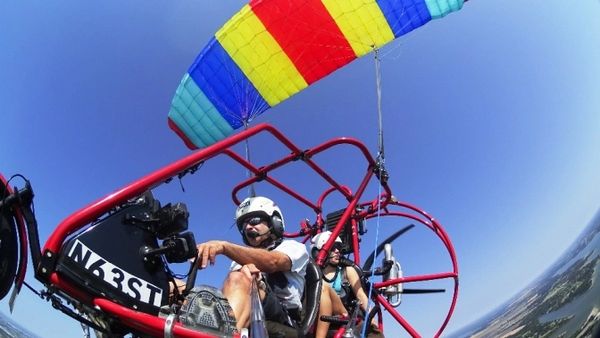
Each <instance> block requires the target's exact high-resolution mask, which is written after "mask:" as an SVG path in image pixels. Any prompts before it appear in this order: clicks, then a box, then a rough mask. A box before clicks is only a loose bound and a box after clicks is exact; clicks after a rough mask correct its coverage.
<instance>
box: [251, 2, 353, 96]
mask: <svg viewBox="0 0 600 338" xmlns="http://www.w3.org/2000/svg"><path fill="white" fill-rule="evenodd" d="M250 7H251V8H252V11H253V12H254V14H255V15H256V16H257V17H258V18H259V19H260V20H261V22H262V23H263V24H264V26H265V27H266V28H267V30H268V31H269V33H271V35H272V36H273V37H274V38H275V40H276V41H277V42H278V43H279V45H280V46H281V48H282V49H283V51H284V52H285V53H286V54H287V56H288V57H289V58H290V60H292V62H293V63H294V65H295V66H296V68H297V69H298V71H299V72H300V74H302V76H303V77H304V80H305V81H306V82H307V83H308V84H311V83H313V82H315V81H317V80H319V79H320V78H322V77H324V76H325V75H327V74H329V73H331V72H333V71H334V70H336V69H338V68H340V67H342V66H343V65H345V64H347V63H349V62H350V61H352V60H354V59H356V55H355V54H354V51H353V50H352V47H351V46H350V44H349V43H348V41H347V40H346V39H345V37H344V35H343V34H342V32H341V30H340V29H339V28H338V26H337V25H336V23H335V21H334V20H333V18H332V17H331V16H330V15H329V12H327V9H326V8H325V6H324V5H323V4H322V2H321V0H303V1H273V0H262V1H261V0H254V1H250Z"/></svg>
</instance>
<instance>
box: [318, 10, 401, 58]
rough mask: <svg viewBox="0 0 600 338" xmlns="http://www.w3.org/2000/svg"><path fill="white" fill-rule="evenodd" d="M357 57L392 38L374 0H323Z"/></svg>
mask: <svg viewBox="0 0 600 338" xmlns="http://www.w3.org/2000/svg"><path fill="white" fill-rule="evenodd" d="M323 4H324V5H325V7H326V8H327V10H328V11H329V14H330V15H331V17H333V19H334V20H335V22H336V23H337V25H338V27H339V28H340V30H341V31H342V33H343V34H344V36H345V37H346V40H348V42H349V43H350V45H351V46H352V49H353V50H354V53H355V54H356V56H357V57H360V56H363V55H365V54H367V53H369V52H371V51H373V46H377V47H380V46H383V45H384V44H386V43H388V42H390V41H392V40H393V39H394V33H393V32H392V30H391V29H390V26H389V25H388V23H387V21H386V19H385V17H384V16H383V13H382V12H381V9H380V8H379V6H378V5H377V2H376V1H375V0H323Z"/></svg>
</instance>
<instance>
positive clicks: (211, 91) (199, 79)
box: [188, 37, 269, 129]
mask: <svg viewBox="0 0 600 338" xmlns="http://www.w3.org/2000/svg"><path fill="white" fill-rule="evenodd" d="M188 73H189V74H190V77H191V78H192V79H194V82H195V83H196V84H197V85H198V87H199V88H200V90H201V91H202V92H203V93H204V94H205V95H206V97H207V98H208V100H210V101H211V102H212V104H213V105H214V107H215V108H216V109H217V111H218V112H219V113H220V114H221V115H222V116H223V118H224V119H225V120H227V122H228V123H229V125H231V127H233V129H237V128H239V127H241V126H243V124H244V121H248V119H249V118H251V117H252V116H254V115H258V114H260V113H262V112H263V111H265V110H267V109H268V108H269V104H268V103H267V102H266V101H265V100H264V99H263V98H262V96H261V95H260V94H259V93H258V91H257V90H256V88H255V87H254V85H253V84H252V83H251V82H250V80H249V79H248V78H247V77H246V75H245V74H244V73H243V72H242V71H241V69H240V68H239V67H238V66H237V64H236V63H235V62H234V61H233V59H232V58H231V57H230V56H229V54H227V52H226V51H225V49H224V48H223V47H222V46H221V44H220V43H219V41H217V39H216V38H214V37H213V38H212V39H211V40H210V42H209V43H208V44H207V45H206V47H205V48H204V50H202V52H201V53H200V55H198V57H197V58H196V61H195V62H194V64H192V66H191V67H190V69H189V70H188Z"/></svg>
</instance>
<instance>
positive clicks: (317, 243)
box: [310, 231, 342, 250]
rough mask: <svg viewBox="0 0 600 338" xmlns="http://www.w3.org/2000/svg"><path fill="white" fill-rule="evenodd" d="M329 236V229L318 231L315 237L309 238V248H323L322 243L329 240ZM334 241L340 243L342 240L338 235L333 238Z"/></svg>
mask: <svg viewBox="0 0 600 338" xmlns="http://www.w3.org/2000/svg"><path fill="white" fill-rule="evenodd" d="M329 237H331V231H324V232H321V233H318V234H317V235H316V236H315V237H313V238H312V239H311V240H310V243H311V244H310V249H311V250H313V249H317V250H321V249H322V248H323V245H325V243H326V242H327V241H328V240H329ZM335 242H337V243H340V244H342V240H341V239H340V238H339V237H336V238H335V241H334V243H335Z"/></svg>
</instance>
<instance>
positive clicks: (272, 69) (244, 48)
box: [215, 5, 308, 106]
mask: <svg viewBox="0 0 600 338" xmlns="http://www.w3.org/2000/svg"><path fill="white" fill-rule="evenodd" d="M215 37H216V38H217V40H218V41H219V43H220V44H221V45H222V46H223V48H224V49H225V50H226V51H227V53H228V54H229V56H230V57H231V58H232V59H233V60H234V61H235V63H236V64H237V65H238V66H239V67H240V69H241V70H242V72H244V74H245V75H246V76H247V77H248V79H250V82H252V84H253V85H254V87H256V90H258V92H259V93H260V94H261V95H262V97H263V98H264V99H265V101H267V103H269V105H270V106H274V105H276V104H278V103H279V102H281V101H283V100H285V99H287V98H288V97H290V96H292V95H294V94H295V93H297V92H298V91H300V90H302V89H304V88H306V87H307V86H308V84H307V83H306V81H305V80H304V78H303V77H302V75H300V73H299V72H298V70H297V69H296V67H295V66H294V64H293V63H292V61H291V60H290V59H289V58H288V56H287V55H286V54H285V53H284V52H283V50H282V49H281V47H280V46H279V44H278V43H277V41H275V39H274V38H273V36H272V35H271V34H270V33H269V32H268V31H267V29H266V28H265V26H264V25H263V24H262V22H261V21H260V20H259V19H258V17H256V15H255V14H254V12H253V11H252V9H251V8H250V6H249V5H245V6H244V7H243V8H242V9H241V10H240V11H239V12H238V13H237V14H236V15H235V16H234V17H233V18H231V20H229V21H228V22H227V23H226V24H225V25H224V26H223V27H222V28H221V29H220V30H219V31H218V32H217V33H216V34H215Z"/></svg>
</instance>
